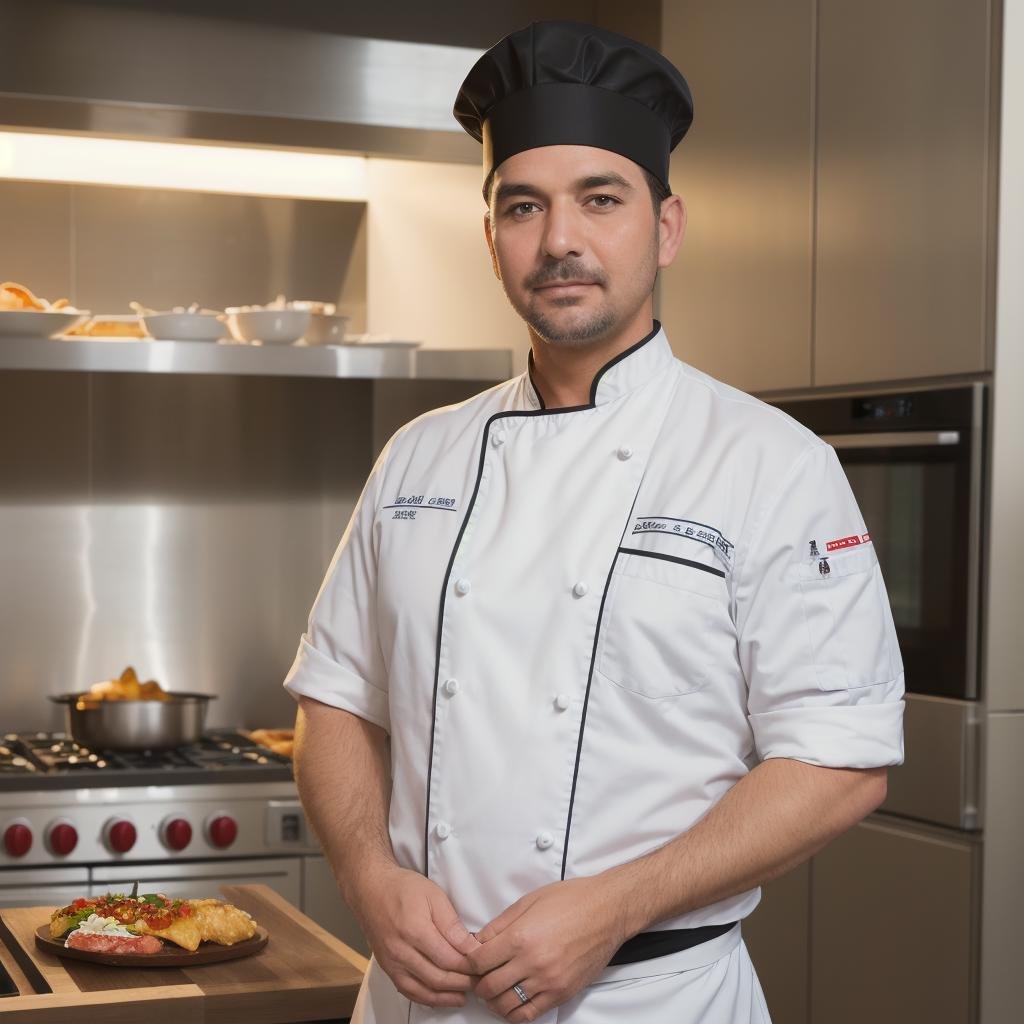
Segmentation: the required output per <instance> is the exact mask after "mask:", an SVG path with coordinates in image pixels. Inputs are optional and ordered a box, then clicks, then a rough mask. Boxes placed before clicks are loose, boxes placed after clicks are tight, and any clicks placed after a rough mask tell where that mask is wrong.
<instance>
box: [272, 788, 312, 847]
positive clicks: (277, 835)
mask: <svg viewBox="0 0 1024 1024" xmlns="http://www.w3.org/2000/svg"><path fill="white" fill-rule="evenodd" d="M266 822H267V828H266V833H265V838H266V842H267V846H268V847H269V848H270V849H273V850H294V849H296V848H297V847H298V848H302V849H304V848H305V847H307V846H309V845H310V844H311V842H312V840H311V837H310V835H309V825H308V824H307V823H306V816H305V815H304V814H303V813H302V805H301V804H300V803H299V801H298V800H271V801H270V802H269V803H268V804H267V817H266Z"/></svg>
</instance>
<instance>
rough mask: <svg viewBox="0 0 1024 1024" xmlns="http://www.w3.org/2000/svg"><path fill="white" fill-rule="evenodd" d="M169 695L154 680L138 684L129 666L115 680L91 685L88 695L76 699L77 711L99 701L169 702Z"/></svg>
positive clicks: (137, 678)
mask: <svg viewBox="0 0 1024 1024" xmlns="http://www.w3.org/2000/svg"><path fill="white" fill-rule="evenodd" d="M170 699H171V697H170V694H168V693H167V691H166V690H164V689H163V687H161V686H160V684H159V683H158V682H157V681H156V680H155V679H149V680H147V681H146V682H144V683H142V682H139V677H138V675H136V673H135V669H133V668H132V667H131V665H129V666H128V667H127V668H126V669H125V670H124V671H123V672H122V673H121V675H120V676H118V678H117V679H107V680H104V681H103V682H102V683H93V685H92V686H90V687H89V692H88V693H83V694H82V695H81V697H79V699H78V708H79V710H81V709H83V708H86V707H89V706H90V705H95V704H97V703H98V702H99V701H101V700H170Z"/></svg>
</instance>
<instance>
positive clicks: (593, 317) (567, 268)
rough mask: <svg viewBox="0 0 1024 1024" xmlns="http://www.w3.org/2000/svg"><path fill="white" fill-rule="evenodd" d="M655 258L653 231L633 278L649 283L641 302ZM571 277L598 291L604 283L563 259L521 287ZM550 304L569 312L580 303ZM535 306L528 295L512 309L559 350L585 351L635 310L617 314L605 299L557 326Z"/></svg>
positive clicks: (653, 273)
mask: <svg viewBox="0 0 1024 1024" xmlns="http://www.w3.org/2000/svg"><path fill="white" fill-rule="evenodd" d="M657 255H658V234H657V231H655V234H654V238H653V239H652V244H651V248H650V249H649V250H648V257H647V259H646V260H645V261H644V262H643V263H642V264H641V265H640V266H639V267H638V268H637V277H638V278H643V279H644V280H645V282H649V287H648V288H647V289H646V290H643V289H641V291H642V292H643V298H642V299H641V301H644V300H646V298H647V296H648V295H649V294H650V293H651V291H653V288H654V280H655V277H656V276H657V266H658V264H657ZM574 278H584V279H586V280H588V281H593V282H594V283H595V284H597V285H598V286H599V287H601V288H604V287H605V286H606V284H607V280H608V279H607V276H606V275H605V274H603V273H601V272H597V273H595V272H593V271H589V272H588V271H587V268H586V267H585V266H584V265H583V264H582V263H581V262H580V261H579V260H571V259H570V260H563V261H562V262H561V263H558V264H551V265H549V266H547V267H545V268H543V269H542V270H540V271H538V272H537V273H535V274H532V275H530V277H528V278H527V279H526V281H525V282H524V286H525V287H526V288H527V289H533V288H537V287H539V286H541V285H545V284H553V283H555V282H556V281H560V280H561V281H569V280H573V279H574ZM506 295H508V298H509V301H510V302H512V305H513V308H516V303H515V302H514V301H513V300H512V296H511V295H509V294H508V290H507V289H506ZM552 304H553V305H555V306H557V307H560V308H565V309H571V308H572V307H573V306H578V305H579V304H580V300H579V299H577V298H575V297H570V298H564V299H555V300H553V303H552ZM537 306H538V299H537V297H536V296H535V295H531V298H530V300H529V301H528V302H527V303H526V305H525V307H523V308H516V311H517V312H518V313H519V315H520V316H521V317H522V318H523V320H524V321H525V322H526V325H527V326H528V327H529V328H530V330H531V331H532V332H533V333H534V334H536V335H537V337H538V338H540V339H541V340H542V341H545V342H547V343H548V344H549V345H556V346H560V347H562V348H585V347H586V346H587V345H593V344H597V343H599V342H601V341H604V340H606V339H607V338H609V337H612V336H613V335H614V333H615V329H616V328H617V327H618V326H619V325H620V324H622V323H623V322H624V321H625V320H626V319H627V318H628V317H632V316H633V314H634V313H635V312H636V309H629V310H625V311H617V310H616V309H615V308H614V307H613V306H612V304H611V303H609V302H608V301H607V300H606V301H605V302H604V303H603V304H602V305H601V307H600V308H598V309H596V310H595V311H594V312H593V313H591V314H590V315H589V316H586V317H584V318H582V319H578V320H576V321H575V322H572V321H570V324H569V325H561V324H559V323H557V322H556V321H555V319H554V318H553V317H552V316H551V315H550V314H548V313H545V312H542V311H541V310H540V309H538V308H537ZM637 308H639V307H637Z"/></svg>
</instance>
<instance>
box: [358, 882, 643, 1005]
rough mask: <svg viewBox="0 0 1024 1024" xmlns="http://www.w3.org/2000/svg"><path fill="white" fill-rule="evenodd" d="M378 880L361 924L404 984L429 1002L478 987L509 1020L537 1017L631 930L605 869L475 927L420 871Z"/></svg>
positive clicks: (583, 980) (456, 997) (454, 999)
mask: <svg viewBox="0 0 1024 1024" xmlns="http://www.w3.org/2000/svg"><path fill="white" fill-rule="evenodd" d="M374 889H375V891H374V895H373V898H372V899H371V900H368V901H367V903H368V904H369V905H371V906H372V910H371V911H369V912H366V913H364V914H363V915H362V917H363V925H364V929H365V930H366V931H367V938H368V939H369V940H370V944H371V946H372V947H373V952H374V955H375V956H376V958H377V962H378V963H379V964H380V966H381V967H382V968H383V970H384V971H385V972H386V973H387V975H388V976H389V977H390V978H391V980H392V981H393V982H394V983H395V986H396V987H397V988H398V990H399V992H401V993H402V994H403V995H404V996H406V997H407V998H409V999H411V1000H413V1001H414V1002H417V1003H422V1004H424V1005H427V1006H437V1007H457V1006H462V1005H464V1004H465V1001H466V994H467V993H468V992H470V991H472V992H474V993H475V994H476V995H477V997H478V998H480V999H481V1000H482V1001H483V1002H485V1003H486V1005H487V1007H488V1009H489V1010H490V1011H491V1012H492V1013H493V1014H494V1015H495V1016H498V1017H502V1018H504V1019H505V1020H508V1021H510V1022H511V1024H519V1022H521V1021H533V1020H536V1019H537V1018H538V1017H540V1016H541V1015H542V1014H544V1013H546V1012H547V1011H548V1010H550V1009H552V1008H553V1007H555V1006H559V1005H561V1004H562V1003H564V1002H565V1001H566V1000H567V999H570V998H571V997H572V996H573V995H575V994H576V993H577V992H579V991H580V989H582V988H583V987H584V986H585V985H587V984H588V983H589V982H591V981H593V980H594V978H596V977H597V975H598V974H600V973H601V971H602V970H603V969H604V968H605V967H606V966H607V964H608V961H609V960H610V959H611V957H612V954H613V953H614V952H615V950H616V949H618V947H619V946H620V945H621V944H622V942H623V940H624V938H625V937H626V936H625V934H624V931H623V925H622V920H621V918H622V914H621V913H620V908H619V906H618V905H617V903H616V901H615V900H614V899H613V898H612V897H611V895H610V893H609V891H608V888H607V886H606V885H605V884H603V883H602V881H601V880H600V878H599V877H591V878H574V879H569V880H567V881H563V882H554V883H552V884H551V885H546V886H544V887H543V888H540V889H537V890H535V891H534V892H531V893H528V894H527V895H525V896H523V897H522V898H521V899H519V900H517V901H516V902H515V903H513V904H512V905H511V906H510V907H509V908H508V909H507V910H505V911H503V912H502V913H501V914H499V915H498V916H497V917H496V918H495V919H494V920H493V921H491V922H490V923H489V924H488V925H486V926H485V927H484V928H482V929H481V930H480V931H479V932H477V933H476V935H473V934H471V933H470V932H469V931H467V930H466V928H465V926H464V925H463V924H462V922H461V921H460V920H459V917H458V915H457V914H456V912H455V908H454V907H453V906H452V904H451V901H450V900H449V899H448V897H447V896H446V895H445V893H444V892H443V891H442V890H441V889H440V888H439V887H438V886H437V885H435V884H434V883H433V882H431V881H430V880H429V879H427V878H424V877H423V876H422V875H420V874H418V873H417V872H415V871H407V870H405V869H403V868H396V869H395V870H394V871H393V872H389V873H388V876H387V878H386V879H385V880H384V881H383V884H381V885H380V886H375V887H374ZM513 985H518V986H519V987H520V988H521V989H522V990H523V991H524V992H525V993H526V994H527V995H528V996H529V1001H528V1002H525V1003H524V1002H523V1001H522V1000H521V999H520V997H519V996H518V995H517V994H516V992H515V991H513V988H512V986H513Z"/></svg>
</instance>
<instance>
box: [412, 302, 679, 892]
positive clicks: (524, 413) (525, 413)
mask: <svg viewBox="0 0 1024 1024" xmlns="http://www.w3.org/2000/svg"><path fill="white" fill-rule="evenodd" d="M660 330H661V323H660V322H659V321H657V320H655V321H654V329H653V330H652V331H651V333H650V334H648V335H647V336H646V337H644V338H641V339H640V341H638V342H637V343H636V344H635V345H631V346H630V347H629V348H627V349H626V350H625V351H624V352H620V353H619V354H618V355H617V356H615V358H614V359H610V360H609V361H608V362H607V363H605V364H604V366H602V367H601V369H600V370H598V371H597V373H596V374H595V375H594V380H593V383H592V384H591V386H590V402H589V403H588V404H586V405H570V406H566V407H565V408H562V409H548V408H546V407H545V406H544V400H543V398H541V395H540V392H539V391H538V390H537V388H536V387H535V386H534V387H533V390H534V393H535V394H536V396H537V400H538V401H539V402H540V404H541V407H540V408H539V409H514V410H509V411H508V412H496V413H494V414H493V415H492V416H490V417H488V419H487V422H486V423H485V424H484V431H483V436H482V437H481V439H480V459H479V462H478V464H477V469H476V483H475V484H474V485H473V493H472V494H471V495H470V498H469V502H468V503H467V505H466V514H465V516H464V517H463V519H462V524H461V526H460V527H459V532H458V534H457V535H456V537H455V543H454V544H453V545H452V553H451V555H450V556H449V558H448V567H447V569H445V573H444V582H443V583H442V585H441V600H440V603H439V607H438V613H437V644H436V648H435V653H434V693H433V696H432V698H431V706H430V712H431V713H430V752H429V754H428V757H427V792H426V807H425V809H424V814H423V874H424V875H425V876H426V877H428V878H429V877H430V869H429V857H430V786H431V782H432V781H433V774H434V737H435V734H436V731H437V690H438V679H439V677H440V674H441V630H442V628H443V626H444V606H445V598H446V597H447V595H448V581H449V580H450V579H451V575H452V566H454V564H455V553H456V552H457V551H458V550H459V545H460V544H461V543H462V536H463V534H464V533H465V532H466V526H467V524H468V523H469V517H470V516H471V515H472V514H473V509H474V507H475V506H476V498H477V494H479V493H480V480H481V478H482V477H483V473H484V460H485V459H486V456H487V439H488V436H489V434H490V430H491V425H492V424H494V423H495V422H497V421H498V420H502V419H515V418H517V417H531V416H555V415H561V414H562V413H567V412H582V411H584V410H585V409H593V408H595V407H596V406H597V401H596V399H597V385H598V382H599V381H600V379H601V377H602V376H604V374H605V372H606V371H607V370H609V369H610V368H611V367H612V366H614V365H615V364H616V363H618V362H621V361H622V360H623V359H625V358H626V356H628V355H631V354H632V353H633V352H636V351H637V349H639V348H641V347H643V346H644V345H646V344H647V343H648V342H649V341H651V339H653V338H654V337H656V336H657V334H658V332H659V331H660ZM531 355H532V353H531ZM530 384H531V386H533V378H532V377H531V378H530ZM638 493H639V492H638ZM636 498H637V495H634V496H633V505H632V506H630V510H629V512H630V516H629V517H627V519H626V523H627V525H628V524H629V522H630V521H631V517H632V514H633V509H634V508H635V507H636ZM409 507H412V508H418V507H419V506H409ZM618 557H619V556H618V552H617V551H616V553H615V556H614V557H613V558H612V568H614V567H615V560H616V559H617V558H618ZM610 581H611V569H609V570H608V580H607V581H606V582H605V594H607V592H608V584H609V582H610ZM601 609H602V610H603V609H604V595H602V597H601ZM600 629H601V619H600V613H599V614H598V626H597V632H596V633H595V634H594V653H593V654H591V659H590V675H589V676H588V678H587V697H589V696H590V680H591V679H592V678H593V674H594V657H595V655H596V651H597V637H598V636H599V635H600ZM586 716H587V703H586V699H584V703H583V719H582V721H581V722H580V736H579V743H578V745H577V748H576V767H575V769H574V771H573V778H572V795H571V796H570V798H569V818H568V821H567V823H566V833H565V834H566V843H565V851H568V849H569V843H568V839H569V823H570V822H571V821H572V801H573V800H574V799H575V796H576V776H577V775H578V773H579V767H580V753H581V752H582V750H583V725H584V723H585V722H586ZM562 877H563V878H564V877H565V852H563V855H562Z"/></svg>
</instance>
